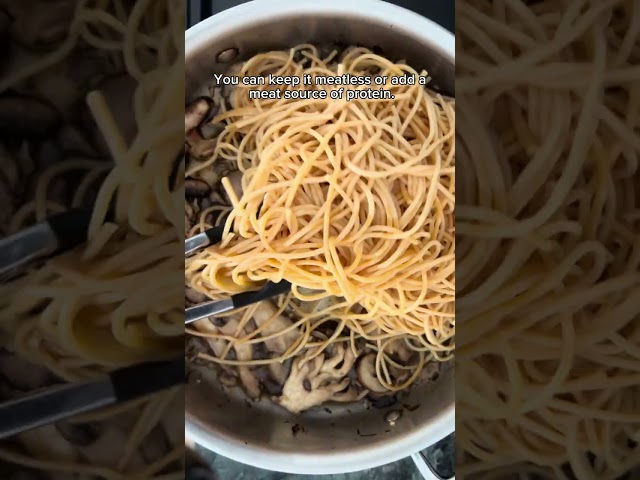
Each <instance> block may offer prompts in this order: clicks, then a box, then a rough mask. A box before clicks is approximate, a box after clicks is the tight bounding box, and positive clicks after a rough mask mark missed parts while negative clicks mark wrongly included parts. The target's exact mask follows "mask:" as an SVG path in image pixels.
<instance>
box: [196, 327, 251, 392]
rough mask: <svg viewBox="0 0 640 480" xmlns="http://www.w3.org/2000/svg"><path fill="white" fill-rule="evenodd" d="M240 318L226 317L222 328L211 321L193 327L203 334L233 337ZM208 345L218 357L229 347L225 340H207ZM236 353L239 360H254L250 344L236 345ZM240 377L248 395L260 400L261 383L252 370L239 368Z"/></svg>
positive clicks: (244, 367) (243, 367)
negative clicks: (219, 334) (220, 334)
mask: <svg viewBox="0 0 640 480" xmlns="http://www.w3.org/2000/svg"><path fill="white" fill-rule="evenodd" d="M240 318H241V316H239V315H231V316H229V317H226V320H227V321H226V323H225V324H224V325H221V326H220V327H216V326H215V325H214V324H213V323H212V322H211V321H210V320H209V319H204V320H200V321H198V322H195V323H194V324H193V325H194V326H195V327H196V329H198V330H199V331H200V332H203V333H222V334H224V335H229V336H233V335H235V334H236V332H237V330H238V325H239V321H240ZM207 343H208V344H209V346H210V347H211V349H212V350H213V352H214V354H215V355H216V356H217V357H220V356H222V354H223V353H224V350H225V348H226V346H227V341H226V340H224V339H216V338H207ZM234 351H235V355H236V358H237V359H238V360H242V361H249V360H252V348H251V345H250V344H247V345H243V344H236V345H234ZM238 375H239V377H240V382H241V383H242V386H243V387H244V389H245V391H246V392H247V395H249V397H251V398H259V397H260V394H261V391H260V383H259V382H258V379H257V377H256V375H255V373H254V372H253V371H252V369H251V368H249V367H246V366H241V367H238Z"/></svg>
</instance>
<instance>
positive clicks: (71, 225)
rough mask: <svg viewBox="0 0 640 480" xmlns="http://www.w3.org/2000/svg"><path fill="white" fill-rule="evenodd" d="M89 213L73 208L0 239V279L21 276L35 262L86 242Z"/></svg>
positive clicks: (89, 219)
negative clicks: (25, 268) (23, 270)
mask: <svg viewBox="0 0 640 480" xmlns="http://www.w3.org/2000/svg"><path fill="white" fill-rule="evenodd" d="M90 221H91V212H90V211H88V210H81V209H72V210H68V211H66V212H64V213H59V214H57V215H53V216H51V217H49V218H47V219H46V220H44V221H43V222H40V223H36V224H35V225H33V226H31V227H28V228H26V229H24V230H21V231H20V232H18V233H15V234H13V235H10V236H8V237H6V238H3V239H1V240H0V278H6V277H11V276H13V275H18V274H19V273H21V269H23V268H24V267H26V266H28V265H29V264H31V263H33V262H36V261H37V260H40V259H44V258H46V257H49V256H52V255H58V254H61V253H63V252H65V251H67V250H70V249H72V248H73V247H76V246H78V245H80V244H81V243H84V242H85V241H86V240H87V232H88V231H89V222H90Z"/></svg>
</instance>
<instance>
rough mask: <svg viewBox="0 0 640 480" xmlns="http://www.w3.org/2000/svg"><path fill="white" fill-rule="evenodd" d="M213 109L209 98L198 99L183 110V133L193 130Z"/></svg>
mask: <svg viewBox="0 0 640 480" xmlns="http://www.w3.org/2000/svg"><path fill="white" fill-rule="evenodd" d="M212 107H213V100H211V99H210V98H209V97H199V98H197V99H195V100H194V101H193V102H191V103H190V104H189V105H187V106H186V107H185V109H184V133H185V134H186V133H188V132H190V131H191V130H193V129H195V128H196V127H197V126H198V125H200V124H201V123H202V122H204V121H205V119H206V118H207V116H208V114H209V111H210V110H211V108H212Z"/></svg>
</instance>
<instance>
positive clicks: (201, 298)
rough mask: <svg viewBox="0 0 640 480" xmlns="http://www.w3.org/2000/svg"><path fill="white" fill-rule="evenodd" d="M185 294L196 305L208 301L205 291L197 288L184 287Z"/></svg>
mask: <svg viewBox="0 0 640 480" xmlns="http://www.w3.org/2000/svg"><path fill="white" fill-rule="evenodd" d="M184 296H185V298H186V299H187V300H188V301H189V302H191V303H193V304H194V305H198V304H200V303H203V302H206V301H207V296H206V295H205V294H204V293H202V292H199V291H197V290H196V289H195V288H190V287H184Z"/></svg>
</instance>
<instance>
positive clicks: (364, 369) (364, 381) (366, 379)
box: [356, 353, 389, 394]
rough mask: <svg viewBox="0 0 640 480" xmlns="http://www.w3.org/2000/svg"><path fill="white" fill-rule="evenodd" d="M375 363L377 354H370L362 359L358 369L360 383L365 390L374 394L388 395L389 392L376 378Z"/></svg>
mask: <svg viewBox="0 0 640 480" xmlns="http://www.w3.org/2000/svg"><path fill="white" fill-rule="evenodd" d="M375 361H376V355H375V353H369V354H367V355H365V356H364V357H362V358H361V359H360V361H359V362H358V367H357V369H356V370H357V373H358V381H359V382H360V384H361V385H362V386H363V387H364V388H366V389H367V390H369V391H370V392H372V393H377V394H384V393H388V392H389V390H388V389H386V388H385V387H384V386H383V385H382V384H381V383H380V381H379V380H378V377H377V376H376V368H375Z"/></svg>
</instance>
